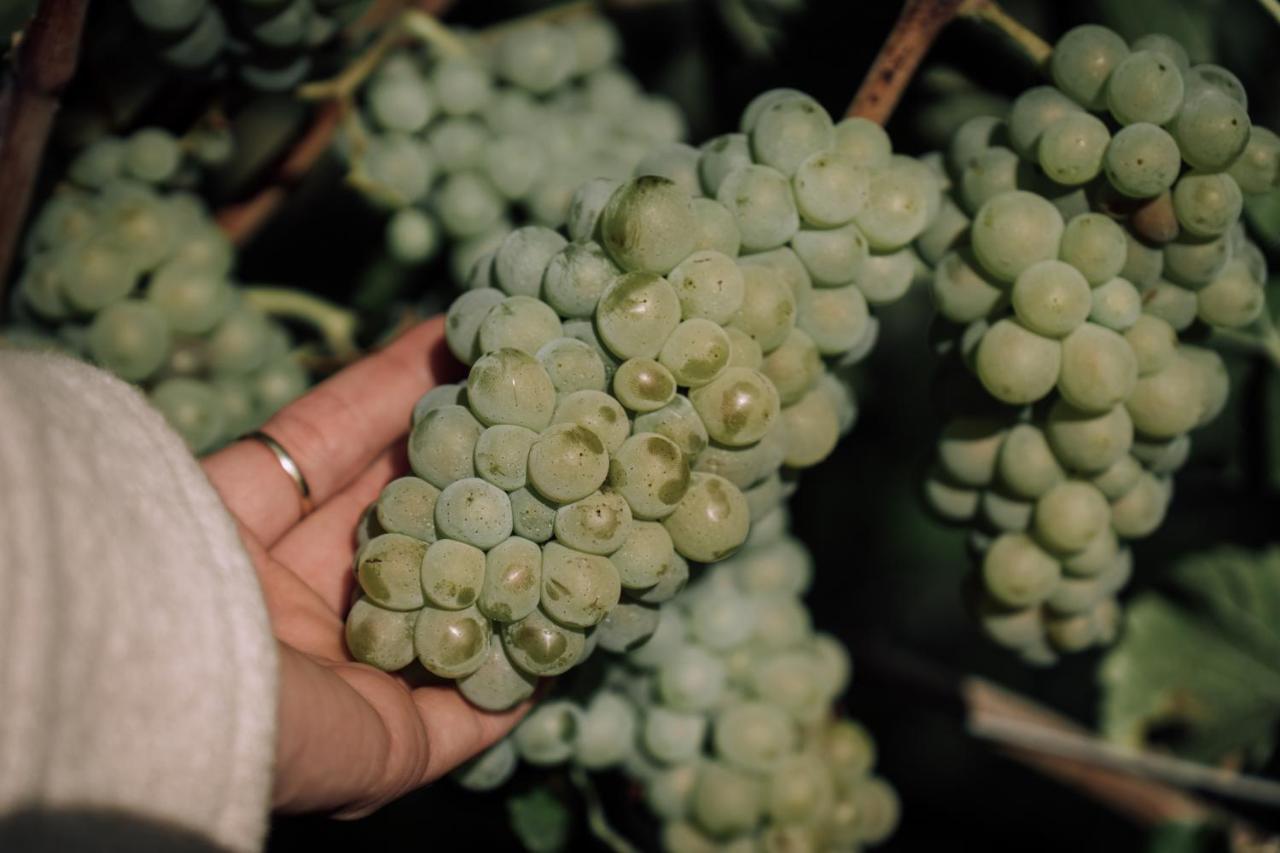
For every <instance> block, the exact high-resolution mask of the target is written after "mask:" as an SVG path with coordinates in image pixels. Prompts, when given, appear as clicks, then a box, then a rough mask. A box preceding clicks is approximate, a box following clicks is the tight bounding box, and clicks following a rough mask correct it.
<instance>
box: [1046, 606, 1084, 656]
mask: <svg viewBox="0 0 1280 853" xmlns="http://www.w3.org/2000/svg"><path fill="white" fill-rule="evenodd" d="M1044 627H1045V635H1046V636H1047V637H1048V638H1049V642H1050V643H1052V644H1053V647H1054V648H1055V649H1057V650H1058V651H1062V652H1079V651H1084V650H1085V649H1087V648H1089V646H1091V645H1093V642H1094V639H1095V637H1096V636H1097V625H1096V624H1095V623H1094V620H1093V618H1092V615H1091V614H1090V613H1075V614H1071V615H1066V616H1052V617H1049V618H1048V619H1046V620H1045V623H1044Z"/></svg>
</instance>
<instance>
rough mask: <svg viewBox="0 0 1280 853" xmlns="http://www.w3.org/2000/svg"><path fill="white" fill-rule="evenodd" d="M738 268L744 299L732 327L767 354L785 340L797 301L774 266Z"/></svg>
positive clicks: (794, 316) (791, 323)
mask: <svg viewBox="0 0 1280 853" xmlns="http://www.w3.org/2000/svg"><path fill="white" fill-rule="evenodd" d="M740 269H741V270H742V279H743V284H744V288H743V300H742V306H741V307H740V308H739V309H738V313H737V314H736V315H734V317H733V320H732V321H731V325H733V326H735V327H737V328H738V329H741V330H742V331H744V332H746V333H747V334H748V335H750V336H751V337H752V338H754V339H755V340H756V341H757V342H758V343H759V344H760V348H761V350H763V351H764V352H770V351H771V350H773V349H775V348H777V347H778V346H779V345H781V344H782V342H783V341H785V340H786V339H787V335H788V334H789V333H790V331H791V329H792V327H793V326H794V325H795V323H796V308H797V302H798V301H799V300H797V298H796V296H795V294H794V293H793V292H792V290H791V288H790V287H788V285H787V280H786V278H785V277H784V273H782V272H781V271H780V270H779V269H778V268H777V267H774V266H765V265H760V264H750V265H740ZM845 289H847V288H845ZM815 337H816V336H815Z"/></svg>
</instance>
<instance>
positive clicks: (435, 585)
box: [422, 481, 505, 610]
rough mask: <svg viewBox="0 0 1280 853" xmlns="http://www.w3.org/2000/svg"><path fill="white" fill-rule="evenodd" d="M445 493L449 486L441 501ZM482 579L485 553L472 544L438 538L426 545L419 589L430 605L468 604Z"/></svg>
mask: <svg viewBox="0 0 1280 853" xmlns="http://www.w3.org/2000/svg"><path fill="white" fill-rule="evenodd" d="M463 482H466V481H463ZM455 485H456V484H455ZM450 488H453V487H452V486H451V487H450ZM447 493H448V489H446V490H445V493H442V494H441V496H440V501H444V500H445V497H446V495H447ZM503 497H504V498H505V495H504V496H503ZM484 580H485V555H484V552H483V551H481V550H480V549H479V548H477V547H475V546H474V545H468V544H467V543H465V542H457V541H454V540H452V539H440V540H438V541H436V542H432V543H431V544H430V545H429V546H427V553H426V557H425V559H423V561H422V592H423V595H424V596H425V597H426V602H427V604H428V605H429V606H431V607H438V608H440V609H441V610H462V609H463V608H466V607H470V606H471V605H472V604H473V603H474V602H475V600H476V598H477V597H479V595H480V588H481V585H482V584H483V583H484Z"/></svg>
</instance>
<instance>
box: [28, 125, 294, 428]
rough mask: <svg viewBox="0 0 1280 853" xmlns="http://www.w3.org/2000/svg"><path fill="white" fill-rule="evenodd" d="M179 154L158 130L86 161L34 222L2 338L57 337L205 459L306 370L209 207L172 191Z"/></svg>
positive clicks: (76, 164)
mask: <svg viewBox="0 0 1280 853" xmlns="http://www.w3.org/2000/svg"><path fill="white" fill-rule="evenodd" d="M182 158H183V151H182V147H181V145H180V143H179V141H178V140H177V139H175V138H174V137H173V136H172V135H171V134H169V133H168V132H166V131H164V130H160V129H157V128H144V129H142V130H138V131H136V132H135V133H133V134H132V135H131V136H129V137H128V138H119V137H103V138H101V139H98V140H96V141H94V142H92V143H90V144H89V145H88V146H87V147H86V148H84V149H83V150H82V151H81V152H80V153H79V154H78V155H77V156H76V158H75V159H74V160H73V161H72V162H71V165H70V168H69V170H68V172H67V178H68V181H67V182H66V184H65V185H64V186H61V187H59V189H58V190H57V191H56V192H55V193H54V194H53V195H52V196H51V197H50V198H49V200H48V201H46V202H45V204H44V205H43V207H42V208H41V209H40V210H39V211H38V213H37V214H36V215H35V217H34V219H33V222H32V225H31V228H30V231H29V234H28V237H27V242H26V245H25V248H24V252H25V267H24V269H23V271H22V274H21V276H20V278H19V280H18V283H17V287H16V288H15V305H14V312H13V313H14V315H15V317H16V318H17V322H18V324H19V325H18V326H17V327H15V328H13V329H9V330H6V337H10V338H15V337H16V338H17V339H22V338H24V337H26V338H36V339H44V340H50V339H52V340H53V341H54V342H55V343H56V344H57V346H58V347H59V348H60V349H63V350H66V351H68V352H70V353H71V354H73V355H77V356H80V357H84V358H87V359H88V360H91V361H93V362H95V363H97V364H98V365H100V366H102V367H104V368H106V369H107V370H110V371H111V372H113V373H115V374H116V375H117V376H119V377H121V378H122V379H125V380H128V381H130V382H136V383H138V384H140V385H142V386H143V387H144V388H145V389H146V391H147V395H148V397H149V398H150V400H151V402H152V403H153V404H154V405H155V406H156V408H158V409H159V410H160V411H161V412H163V413H164V415H165V417H166V418H168V420H169V422H170V424H172V425H173V427H174V428H175V429H176V430H177V431H178V432H179V433H181V434H182V436H183V437H184V438H185V439H186V440H187V443H188V444H189V445H190V447H191V448H192V450H194V451H195V452H197V453H201V452H204V451H207V450H210V449H212V448H214V447H216V446H217V445H219V444H221V443H223V442H226V441H228V440H230V439H232V438H234V437H236V436H238V435H241V434H243V433H244V432H245V431H247V430H249V429H252V428H253V427H254V426H256V425H257V424H259V423H261V422H263V421H265V420H266V419H267V417H269V416H270V415H271V414H272V413H273V412H275V411H276V410H277V409H279V408H280V407H281V406H283V405H284V404H285V403H288V402H289V401H290V400H292V399H293V398H295V397H297V396H298V395H299V394H301V393H302V392H303V391H304V390H305V389H306V387H307V384H308V377H307V374H306V371H305V370H304V369H303V368H302V367H301V366H300V365H299V364H297V362H296V361H295V360H293V359H292V358H290V356H289V348H290V339H289V334H288V332H287V331H286V330H285V329H284V327H283V326H281V325H280V324H279V323H277V322H275V321H274V320H272V319H270V318H268V317H266V316H265V315H263V314H262V313H261V312H259V311H258V310H256V309H255V308H254V307H253V306H251V305H249V304H247V303H246V302H245V301H243V299H242V297H241V295H240V293H239V291H238V290H237V287H236V285H235V283H234V282H232V281H231V279H230V278H229V276H230V273H231V267H232V265H233V263H234V261H235V250H234V248H233V247H232V245H231V243H230V242H229V241H228V240H227V238H226V237H225V236H224V235H223V234H222V232H221V231H220V230H219V229H218V227H217V226H216V225H215V224H214V222H213V220H212V219H211V218H210V216H209V213H208V210H207V209H206V208H205V206H204V203H203V202H202V201H200V200H199V199H198V198H197V197H195V196H192V195H189V194H187V193H183V192H176V191H173V190H171V189H169V187H168V185H169V182H170V181H171V180H172V179H173V178H174V176H175V175H176V174H177V173H178V171H179V169H180V167H181V161H182ZM15 333H16V334H15Z"/></svg>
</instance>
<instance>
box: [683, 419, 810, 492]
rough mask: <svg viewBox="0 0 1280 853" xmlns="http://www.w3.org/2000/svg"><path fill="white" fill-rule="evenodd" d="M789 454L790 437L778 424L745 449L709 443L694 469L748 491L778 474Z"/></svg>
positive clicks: (779, 423)
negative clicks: (788, 443) (717, 476)
mask: <svg viewBox="0 0 1280 853" xmlns="http://www.w3.org/2000/svg"><path fill="white" fill-rule="evenodd" d="M786 454H787V436H786V434H785V432H784V430H783V427H782V425H781V422H778V423H777V424H775V426H774V427H773V428H771V429H770V430H769V431H768V432H767V433H765V435H764V437H763V438H762V439H760V440H759V441H757V442H756V443H754V444H749V445H746V446H743V447H725V446H723V445H720V444H709V445H708V446H707V447H706V448H705V449H704V450H703V451H702V453H700V454H699V455H698V458H697V460H696V461H695V462H694V466H693V470H695V471H702V472H704V473H707V474H718V475H719V476H721V477H724V478H725V479H726V480H728V481H729V482H731V483H733V484H734V485H735V486H737V487H738V488H739V489H747V488H750V487H751V486H752V485H753V484H754V483H757V482H759V481H760V480H762V479H764V478H765V477H767V476H769V475H770V474H772V473H773V472H775V471H777V470H778V467H779V466H781V465H782V461H783V459H784V458H785V457H786Z"/></svg>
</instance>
